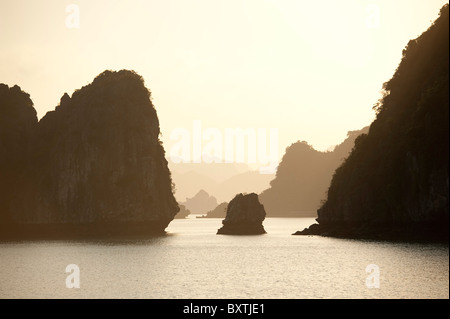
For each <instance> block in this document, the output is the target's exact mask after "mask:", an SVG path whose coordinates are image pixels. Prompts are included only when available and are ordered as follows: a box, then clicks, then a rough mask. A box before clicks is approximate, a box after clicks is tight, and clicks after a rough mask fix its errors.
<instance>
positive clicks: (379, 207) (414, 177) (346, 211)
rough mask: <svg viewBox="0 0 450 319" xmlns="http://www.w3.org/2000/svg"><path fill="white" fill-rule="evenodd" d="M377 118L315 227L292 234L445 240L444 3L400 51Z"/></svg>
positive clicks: (446, 50) (337, 176) (446, 88)
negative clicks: (416, 36)
mask: <svg viewBox="0 0 450 319" xmlns="http://www.w3.org/2000/svg"><path fill="white" fill-rule="evenodd" d="M383 89H384V94H383V97H382V99H381V100H380V101H379V103H378V105H376V106H375V110H376V111H377V118H376V119H375V121H374V122H373V123H372V124H371V126H370V130H369V133H368V134H363V135H361V136H360V137H358V138H357V139H356V141H355V147H354V148H353V151H352V152H351V154H350V156H349V157H348V158H347V159H346V160H345V162H344V163H343V164H342V165H341V166H340V167H339V168H338V169H337V170H336V172H335V174H334V176H333V179H332V181H331V185H330V188H329V190H328V197H327V199H326V201H325V203H324V204H323V205H322V207H321V208H320V209H319V210H318V218H317V222H318V224H315V225H312V226H311V227H309V229H305V230H303V231H301V232H298V233H297V234H304V235H309V234H318V235H328V236H339V237H351V238H362V237H364V238H379V239H407V240H421V241H422V240H426V241H429V240H439V241H444V242H447V244H448V238H449V120H448V116H449V5H448V4H446V5H444V7H443V8H442V9H441V13H440V17H439V18H438V19H437V20H436V21H435V22H434V23H433V24H432V25H431V27H430V28H429V29H428V30H427V31H426V32H424V33H423V34H422V35H421V36H419V37H418V38H417V39H415V40H411V41H410V42H409V43H408V45H407V47H406V48H405V49H404V50H403V58H402V61H401V63H400V65H399V66H398V68H397V70H396V72H395V74H394V76H393V77H392V79H391V80H390V81H388V82H386V83H385V84H384V86H383Z"/></svg>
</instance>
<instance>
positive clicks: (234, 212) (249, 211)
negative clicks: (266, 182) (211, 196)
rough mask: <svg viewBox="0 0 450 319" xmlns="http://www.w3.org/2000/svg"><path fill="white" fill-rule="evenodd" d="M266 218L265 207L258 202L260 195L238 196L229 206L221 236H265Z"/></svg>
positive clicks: (219, 231)
mask: <svg viewBox="0 0 450 319" xmlns="http://www.w3.org/2000/svg"><path fill="white" fill-rule="evenodd" d="M265 218H266V211H265V210H264V206H263V205H261V203H260V202H259V200H258V195H256V194H255V193H251V194H245V195H244V194H237V195H236V196H235V197H234V198H233V199H232V200H231V201H230V203H229V204H228V206H227V214H226V216H225V219H224V220H223V221H222V224H223V226H222V228H220V229H219V230H218V231H217V234H220V235H259V234H265V233H266V231H265V230H264V226H263V225H262V222H263V221H264V219H265Z"/></svg>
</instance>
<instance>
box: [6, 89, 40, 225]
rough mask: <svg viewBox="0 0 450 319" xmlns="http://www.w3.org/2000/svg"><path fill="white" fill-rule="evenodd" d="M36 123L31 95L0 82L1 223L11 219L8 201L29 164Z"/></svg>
mask: <svg viewBox="0 0 450 319" xmlns="http://www.w3.org/2000/svg"><path fill="white" fill-rule="evenodd" d="M36 124H37V117H36V111H35V109H34V108H33V102H32V101H31V99H30V96H29V95H28V94H27V93H25V92H23V91H22V90H21V89H20V87H18V86H14V87H11V88H10V87H8V86H7V85H5V84H0V225H1V224H5V223H9V222H10V221H11V218H10V216H11V211H10V208H9V200H10V198H11V197H12V196H13V195H14V193H15V189H16V183H17V176H19V175H20V174H22V172H23V170H24V169H25V168H26V166H27V158H28V146H29V142H30V138H31V136H32V134H33V132H34V129H35V127H36Z"/></svg>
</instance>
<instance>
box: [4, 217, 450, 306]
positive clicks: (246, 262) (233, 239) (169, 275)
mask: <svg viewBox="0 0 450 319" xmlns="http://www.w3.org/2000/svg"><path fill="white" fill-rule="evenodd" d="M313 222H314V219H312V218H289V219H287V218H285V219H283V218H268V219H266V220H265V221H264V226H265V228H266V231H267V234H265V235H257V236H225V235H216V231H217V229H218V228H220V226H221V220H220V219H195V218H189V219H185V220H174V221H172V222H171V223H170V225H169V227H168V228H167V232H168V234H167V235H165V236H161V237H154V238H146V239H114V240H101V241H35V242H8V243H0V297H1V298H170V299H171V298H220V299H221V298H227V299H228V298H231V299H233V298H264V299H265V298H283V299H284V298H289V299H291V298H294V299H298V298H449V255H448V252H449V250H448V245H441V244H417V243H391V242H379V241H378V242H377V241H361V240H346V239H335V238H324V237H318V236H292V235H291V234H292V233H294V232H295V231H296V230H299V229H303V228H304V227H307V226H309V225H310V224H312V223H313ZM68 264H76V265H78V266H79V268H80V288H79V289H68V288H67V287H66V277H67V276H68V275H69V274H68V273H66V272H65V270H66V266H67V265H68ZM370 264H375V265H377V266H378V268H379V272H380V273H379V274H380V276H379V284H380V286H379V288H368V287H367V285H366V279H367V277H368V276H370V275H372V276H373V275H375V273H372V274H369V273H367V272H366V267H367V266H368V265H370ZM374 282H375V281H370V283H374Z"/></svg>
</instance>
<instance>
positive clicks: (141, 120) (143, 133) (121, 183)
mask: <svg viewBox="0 0 450 319" xmlns="http://www.w3.org/2000/svg"><path fill="white" fill-rule="evenodd" d="M159 134H160V131H159V122H158V117H157V114H156V110H155V108H154V107H153V105H152V102H151V99H150V92H149V91H148V90H147V89H146V88H145V86H144V84H143V80H142V78H141V77H140V76H139V75H137V74H136V73H134V72H131V71H126V70H122V71H119V72H111V71H105V72H103V73H102V74H100V75H99V76H97V77H96V78H95V80H94V81H93V82H92V83H91V84H89V85H87V86H85V87H83V88H82V89H80V90H78V91H76V92H75V93H74V94H73V95H72V97H69V96H68V95H67V94H65V95H64V96H63V97H62V98H61V102H60V105H59V106H57V107H56V109H55V110H54V111H52V112H49V113H47V114H46V115H45V117H44V118H42V119H41V121H40V122H39V124H38V125H37V127H36V129H35V130H34V131H33V139H32V141H31V146H30V160H29V165H28V168H27V170H26V172H24V174H21V176H20V178H19V184H20V186H19V188H20V192H17V195H16V196H14V198H13V199H12V202H11V205H10V207H11V211H12V212H13V215H12V218H13V220H14V222H16V223H18V224H41V225H45V224H52V225H53V224H55V225H66V224H70V225H73V224H96V225H111V224H121V225H125V224H136V225H140V227H143V228H144V229H145V228H148V229H149V230H163V229H164V228H165V227H166V226H167V225H168V223H169V222H170V221H171V220H172V219H173V217H174V216H175V214H176V213H177V211H178V210H179V208H178V204H177V202H176V201H175V198H174V196H173V193H172V183H171V178H170V172H169V169H168V167H167V161H166V159H165V157H164V149H163V147H162V145H161V142H160V140H159ZM142 225H145V227H144V226H142ZM99 230H100V229H99ZM111 231H113V232H114V230H111Z"/></svg>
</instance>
